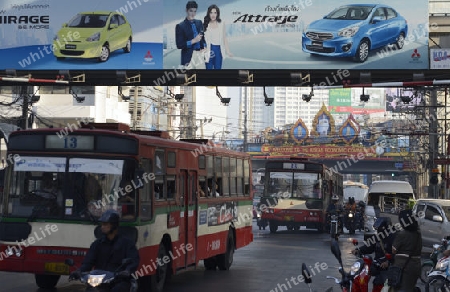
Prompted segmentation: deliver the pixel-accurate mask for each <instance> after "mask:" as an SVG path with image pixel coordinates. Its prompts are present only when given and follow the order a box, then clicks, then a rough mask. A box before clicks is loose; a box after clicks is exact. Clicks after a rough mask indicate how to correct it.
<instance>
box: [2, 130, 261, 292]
mask: <svg viewBox="0 0 450 292" xmlns="http://www.w3.org/2000/svg"><path fill="white" fill-rule="evenodd" d="M207 143H208V140H190V141H176V140H172V139H170V138H169V136H168V135H167V133H165V132H153V131H148V132H145V131H130V128H129V127H128V126H127V125H124V124H107V123H106V124H88V125H85V126H83V127H82V128H79V129H74V130H72V129H68V128H67V127H66V128H65V129H56V128H47V129H31V130H22V131H16V132H13V133H11V135H10V137H9V141H8V157H13V158H14V163H13V164H12V165H10V166H8V167H7V169H6V175H5V188H4V192H3V196H2V197H1V198H0V206H1V209H0V210H1V214H2V216H1V221H0V257H1V259H0V270H1V271H10V272H24V273H33V274H35V279H36V284H37V285H38V286H39V287H41V288H52V287H54V286H55V285H57V283H58V280H59V278H60V276H61V275H68V274H69V273H70V272H71V271H72V270H74V269H75V268H76V267H79V266H80V265H81V262H82V260H83V259H84V257H85V255H86V252H87V250H88V248H89V246H90V244H91V243H92V242H93V241H94V240H95V239H96V238H98V237H99V236H100V230H99V226H98V224H97V219H98V218H99V216H100V215H101V213H102V212H104V211H105V210H107V209H111V208H112V209H116V210H117V211H119V213H121V224H120V228H119V233H121V234H124V235H125V236H128V237H130V238H131V239H133V240H134V241H135V242H136V246H137V248H138V250H139V253H140V258H141V262H140V265H139V268H138V271H137V272H136V273H135V275H134V276H135V277H139V286H140V290H142V291H149V290H151V291H163V287H164V283H165V280H166V279H167V277H168V275H170V274H177V273H178V272H180V271H182V270H187V269H195V268H197V267H198V266H199V262H200V261H201V260H203V261H204V265H205V267H206V268H207V269H216V268H219V269H221V270H228V269H229V268H230V266H231V264H232V262H233V255H234V251H235V249H239V248H241V247H244V246H246V245H248V244H250V243H251V242H252V241H253V234H252V193H251V182H252V178H251V163H250V157H249V155H248V154H246V153H242V152H234V151H230V150H227V149H224V148H215V147H213V146H210V144H207ZM213 190H215V191H213ZM69 258H70V259H72V260H74V262H75V266H74V267H73V268H72V267H69V266H67V265H66V264H65V260H66V259H69Z"/></svg>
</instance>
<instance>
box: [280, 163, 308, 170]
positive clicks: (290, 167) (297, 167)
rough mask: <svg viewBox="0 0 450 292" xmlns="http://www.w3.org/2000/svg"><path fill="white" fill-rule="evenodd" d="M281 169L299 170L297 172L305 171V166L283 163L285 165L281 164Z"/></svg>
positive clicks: (302, 164)
mask: <svg viewBox="0 0 450 292" xmlns="http://www.w3.org/2000/svg"><path fill="white" fill-rule="evenodd" d="M283 169H299V170H305V164H304V163H291V162H285V163H283Z"/></svg>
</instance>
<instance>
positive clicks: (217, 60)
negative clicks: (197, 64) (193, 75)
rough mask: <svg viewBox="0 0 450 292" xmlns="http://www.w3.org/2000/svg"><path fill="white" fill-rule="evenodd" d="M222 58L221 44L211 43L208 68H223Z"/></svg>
mask: <svg viewBox="0 0 450 292" xmlns="http://www.w3.org/2000/svg"><path fill="white" fill-rule="evenodd" d="M222 60H223V58H222V51H221V50H220V46H217V45H211V56H210V57H209V62H208V63H206V64H205V65H206V70H212V69H222Z"/></svg>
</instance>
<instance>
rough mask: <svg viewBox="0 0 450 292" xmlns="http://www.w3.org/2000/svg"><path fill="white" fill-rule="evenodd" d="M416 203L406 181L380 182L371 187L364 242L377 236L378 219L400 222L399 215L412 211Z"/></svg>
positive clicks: (365, 220)
mask: <svg viewBox="0 0 450 292" xmlns="http://www.w3.org/2000/svg"><path fill="white" fill-rule="evenodd" d="M411 200H412V201H415V200H416V198H415V196H414V191H413V188H412V186H411V185H410V184H409V183H408V182H405V181H396V180H380V181H376V182H373V183H372V185H371V186H370V187H369V194H368V197H367V206H366V209H365V214H364V215H365V216H364V218H365V219H364V240H366V239H367V238H369V237H370V236H372V235H374V234H375V230H374V229H373V224H374V223H375V220H376V219H377V218H378V217H390V218H391V221H392V224H395V223H397V222H398V213H399V212H400V211H402V210H405V209H410V208H411V207H412V206H410V202H411Z"/></svg>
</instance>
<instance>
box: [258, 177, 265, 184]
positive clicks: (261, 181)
mask: <svg viewBox="0 0 450 292" xmlns="http://www.w3.org/2000/svg"><path fill="white" fill-rule="evenodd" d="M265 181H266V177H265V176H264V175H262V176H261V180H260V181H259V183H260V184H264V182H265Z"/></svg>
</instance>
